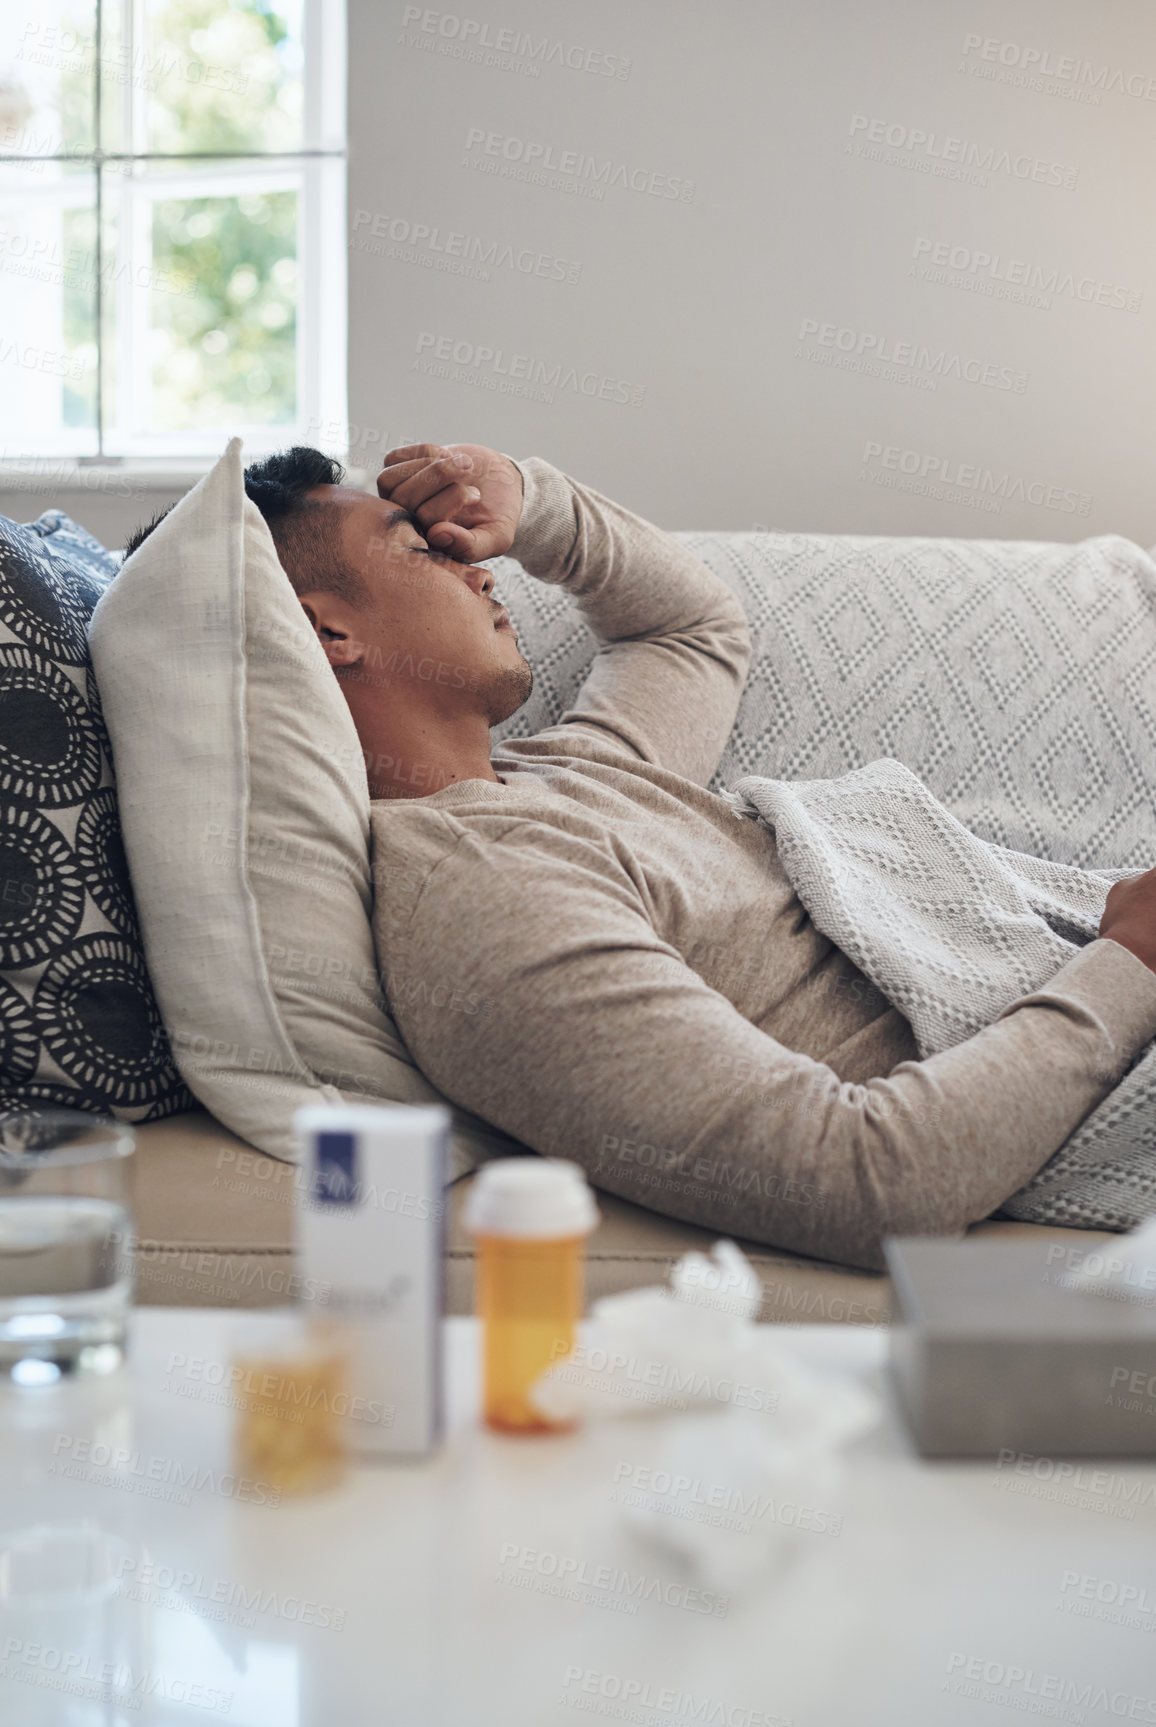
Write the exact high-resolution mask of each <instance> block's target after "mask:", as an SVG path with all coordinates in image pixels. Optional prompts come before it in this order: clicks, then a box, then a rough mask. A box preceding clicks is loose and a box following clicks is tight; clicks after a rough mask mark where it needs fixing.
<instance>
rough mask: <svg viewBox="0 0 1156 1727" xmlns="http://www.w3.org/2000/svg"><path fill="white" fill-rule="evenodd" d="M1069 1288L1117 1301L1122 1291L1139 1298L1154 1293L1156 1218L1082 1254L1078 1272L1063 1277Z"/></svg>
mask: <svg viewBox="0 0 1156 1727" xmlns="http://www.w3.org/2000/svg"><path fill="white" fill-rule="evenodd" d="M1064 1283H1065V1285H1066V1286H1067V1287H1068V1288H1069V1289H1079V1290H1083V1291H1085V1292H1089V1291H1090V1292H1091V1293H1093V1294H1096V1295H1107V1296H1110V1297H1112V1298H1113V1299H1114V1300H1119V1298H1120V1294H1121V1293H1122V1292H1123V1291H1125V1290H1126V1291H1128V1292H1129V1294H1131V1295H1133V1296H1135V1297H1137V1299H1142V1298H1143V1296H1144V1295H1145V1294H1147V1295H1152V1294H1154V1293H1156V1217H1149V1218H1148V1219H1146V1221H1145V1222H1144V1223H1141V1224H1138V1225H1137V1227H1136V1228H1135V1229H1130V1230H1129V1231H1128V1232H1127V1234H1126V1235H1118V1236H1117V1237H1116V1238H1115V1240H1114V1241H1112V1242H1109V1243H1105V1245H1104V1246H1103V1247H1096V1248H1093V1249H1092V1251H1091V1252H1090V1253H1087V1254H1085V1256H1084V1260H1083V1263H1082V1264H1081V1266H1080V1268H1079V1270H1078V1271H1072V1272H1069V1273H1068V1275H1067V1276H1066V1277H1065V1278H1064Z"/></svg>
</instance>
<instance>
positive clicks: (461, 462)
mask: <svg viewBox="0 0 1156 1727" xmlns="http://www.w3.org/2000/svg"><path fill="white" fill-rule="evenodd" d="M377 490H378V493H379V495H380V496H381V497H383V498H388V500H389V501H390V503H391V504H396V505H397V506H398V507H399V508H400V509H403V510H408V511H409V513H410V515H411V516H412V517H413V518H414V521H415V522H416V523H417V526H418V528H419V530H420V531H421V533H423V534H424V535H425V537H426V538H427V539H428V541H429V543H430V545H431V546H433V547H435V548H436V549H437V550H438V551H440V552H444V553H445V554H446V556H447V557H451V558H457V559H458V560H459V561H460V562H461V563H465V564H478V563H481V562H483V560H484V559H486V558H496V557H500V556H501V555H502V553H503V552H507V551H509V549H510V547H511V545H512V544H513V541H514V535H515V533H516V532H517V527H518V522H519V520H520V518H521V514H522V476H521V474H520V473H519V471H518V469H517V468H516V467H515V466H514V464H513V462H511V461H510V459H509V458H508V457H507V456H503V455H502V454H501V453H500V452H499V451H497V450H491V449H488V448H487V447H486V445H484V444H406V445H404V446H403V447H402V448H400V449H396V450H390V451H389V452H388V453H387V455H386V456H385V461H384V466H383V467H382V470H381V473H380V474H379V475H378V476H377Z"/></svg>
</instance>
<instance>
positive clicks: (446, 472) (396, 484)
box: [377, 456, 472, 514]
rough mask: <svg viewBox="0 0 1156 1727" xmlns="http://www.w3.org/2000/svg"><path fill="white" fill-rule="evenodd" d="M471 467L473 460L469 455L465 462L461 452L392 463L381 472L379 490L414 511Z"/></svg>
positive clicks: (394, 501)
mask: <svg viewBox="0 0 1156 1727" xmlns="http://www.w3.org/2000/svg"><path fill="white" fill-rule="evenodd" d="M471 467H472V461H471V458H470V457H468V456H467V457H465V459H464V462H463V460H461V459H460V458H459V457H458V456H440V457H438V458H437V459H436V460H434V461H428V460H426V459H424V458H419V459H418V460H416V461H413V462H399V463H391V464H390V466H389V467H388V468H383V469H382V471H381V473H380V474H378V476H377V490H378V493H379V495H380V496H381V497H383V498H388V499H389V500H390V502H391V503H394V504H399V505H400V506H401V508H402V509H403V510H409V511H410V513H411V514H413V513H415V512H416V511H417V509H418V507H419V505H421V504H424V503H427V502H428V501H429V500H430V499H431V498H433V497H436V496H437V494H438V493H439V492H440V491H441V490H442V489H443V487H445V486H447V485H450V484H452V483H453V482H454V481H456V480H460V479H461V477H462V475H463V474H468V473H469V472H470V469H471ZM468 483H469V482H468V480H467V481H466V484H468Z"/></svg>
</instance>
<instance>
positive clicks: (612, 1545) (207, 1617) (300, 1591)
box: [0, 1308, 1156, 1727]
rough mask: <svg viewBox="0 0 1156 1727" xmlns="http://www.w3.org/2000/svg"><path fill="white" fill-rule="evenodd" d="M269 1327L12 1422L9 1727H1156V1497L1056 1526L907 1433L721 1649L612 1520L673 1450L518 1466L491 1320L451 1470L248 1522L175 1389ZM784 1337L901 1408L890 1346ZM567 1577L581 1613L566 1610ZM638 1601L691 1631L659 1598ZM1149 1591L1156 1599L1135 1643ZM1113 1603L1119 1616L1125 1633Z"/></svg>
mask: <svg viewBox="0 0 1156 1727" xmlns="http://www.w3.org/2000/svg"><path fill="white" fill-rule="evenodd" d="M239 1323H241V1322H240V1321H239V1319H238V1317H237V1316H235V1315H232V1314H229V1313H228V1312H224V1311H221V1310H215V1309H202V1310H195V1309H194V1310H190V1309H187V1308H182V1309H164V1308H147V1309H143V1310H140V1311H138V1312H137V1314H136V1315H135V1321H134V1325H135V1340H134V1348H133V1354H132V1365H131V1370H130V1372H129V1373H127V1374H126V1375H125V1376H124V1377H123V1378H122V1379H120V1380H118V1381H116V1382H113V1381H109V1382H106V1383H104V1384H101V1385H90V1386H85V1387H64V1388H59V1389H50V1390H48V1391H45V1392H42V1393H40V1392H37V1393H21V1394H19V1395H17V1394H16V1393H14V1392H12V1391H10V1390H5V1391H4V1392H3V1393H2V1394H0V1505H2V1511H0V1530H2V1531H3V1532H4V1536H3V1540H2V1541H0V1546H2V1547H4V1548H6V1549H7V1550H8V1552H9V1555H10V1557H9V1559H8V1560H7V1561H0V1597H3V1596H5V1595H6V1596H8V1597H9V1599H8V1601H7V1604H6V1605H5V1606H3V1607H2V1608H0V1721H2V1722H3V1723H5V1724H6V1727H8V1724H11V1727H42V1724H48V1723H51V1724H52V1727H97V1724H99V1727H119V1724H120V1723H121V1722H126V1723H128V1722H136V1723H142V1724H144V1727H156V1724H160V1723H164V1724H165V1727H170V1724H171V1727H177V1724H178V1723H191V1722H205V1721H207V1720H210V1719H213V1718H216V1719H220V1720H226V1721H229V1722H231V1723H233V1724H234V1727H440V1724H441V1723H445V1724H446V1727H550V1724H553V1723H559V1724H562V1723H573V1722H574V1721H576V1720H578V1719H580V1718H582V1717H584V1716H589V1717H592V1718H595V1719H605V1720H625V1721H631V1722H641V1723H645V1724H647V1727H667V1723H671V1722H677V1723H678V1724H679V1727H684V1724H686V1723H694V1724H695V1727H698V1724H699V1723H704V1722H705V1723H722V1724H725V1727H769V1724H770V1723H772V1722H777V1721H782V1720H788V1719H789V1720H791V1721H793V1722H797V1723H801V1724H813V1727H907V1724H910V1727H937V1724H939V1723H944V1724H949V1723H950V1724H955V1723H959V1724H961V1727H963V1724H968V1727H986V1724H987V1723H989V1722H999V1721H1004V1720H1007V1721H1011V1720H1013V1719H1015V1718H1016V1717H1017V1716H1018V1715H1022V1714H1027V1713H1030V1714H1035V1715H1042V1716H1043V1717H1044V1718H1045V1719H1053V1720H1057V1719H1058V1720H1061V1721H1064V1720H1069V1721H1074V1720H1077V1719H1082V1720H1084V1721H1087V1722H1089V1723H1097V1722H1103V1723H1108V1722H1110V1721H1112V1720H1134V1721H1149V1722H1156V1468H1120V1467H1118V1466H1115V1465H1105V1466H1104V1467H1103V1469H1102V1470H1097V1469H1096V1468H1095V1467H1094V1466H1091V1465H1085V1466H1084V1468H1083V1476H1082V1478H1077V1480H1076V1482H1075V1483H1073V1482H1071V1481H1069V1482H1068V1483H1067V1484H1066V1485H1065V1486H1064V1487H1063V1489H1062V1490H1063V1491H1066V1492H1070V1493H1071V1495H1072V1499H1073V1502H1072V1503H1067V1502H1065V1500H1063V1499H1060V1498H1057V1497H1047V1496H1046V1495H1048V1494H1049V1493H1050V1494H1053V1495H1054V1494H1055V1493H1056V1492H1057V1491H1058V1489H1057V1483H1056V1481H1055V1479H1054V1475H1053V1479H1052V1480H1051V1481H1047V1480H1044V1479H1041V1478H1040V1476H1039V1475H1038V1474H1033V1473H1030V1472H1028V1473H1020V1472H1017V1470H1016V1469H1014V1468H1004V1469H1002V1470H1001V1469H999V1468H997V1467H996V1466H995V1465H994V1464H976V1465H944V1464H935V1465H929V1464H924V1463H922V1462H920V1461H919V1460H918V1459H917V1458H916V1457H915V1456H914V1454H913V1452H912V1450H911V1448H910V1445H909V1443H908V1441H907V1438H906V1436H905V1434H904V1432H903V1431H902V1429H901V1427H900V1426H899V1425H898V1424H897V1421H896V1419H895V1417H894V1416H893V1415H892V1414H891V1413H890V1412H888V1414H887V1415H886V1416H885V1419H884V1421H883V1423H882V1424H881V1426H879V1427H878V1428H877V1429H876V1430H875V1431H874V1432H873V1433H871V1434H870V1435H869V1436H867V1437H866V1438H864V1439H861V1440H860V1441H859V1442H858V1443H857V1444H856V1445H855V1446H854V1448H853V1449H852V1452H851V1454H850V1463H849V1470H848V1475H847V1481H846V1487H845V1490H844V1491H843V1493H842V1494H841V1495H840V1503H839V1504H838V1505H836V1506H833V1507H827V1508H825V1510H826V1511H827V1512H828V1513H834V1514H837V1515H838V1516H839V1517H841V1519H842V1522H841V1526H840V1527H839V1532H838V1533H837V1534H833V1533H829V1532H828V1533H819V1532H817V1531H809V1532H807V1533H806V1534H801V1535H800V1536H799V1538H798V1542H797V1556H796V1561H795V1563H794V1564H793V1566H791V1567H790V1568H789V1569H788V1570H787V1572H786V1573H785V1574H784V1575H783V1576H782V1577H781V1578H780V1580H779V1581H778V1582H770V1583H768V1584H766V1585H764V1586H760V1587H759V1588H757V1589H756V1590H754V1591H753V1592H752V1593H750V1594H749V1595H747V1596H745V1597H743V1598H741V1599H734V1600H732V1601H731V1603H730V1605H729V1607H727V1609H726V1611H725V1615H724V1616H719V1615H717V1614H715V1613H704V1612H702V1611H700V1610H699V1605H701V1604H698V1605H696V1604H693V1602H694V1598H693V1597H691V1598H690V1602H691V1603H692V1604H688V1598H687V1595H686V1589H687V1586H688V1584H692V1583H693V1579H690V1578H688V1577H687V1575H686V1574H685V1573H683V1572H681V1571H680V1570H679V1568H678V1567H677V1565H675V1564H674V1563H673V1562H672V1561H671V1560H669V1559H664V1558H662V1557H661V1556H659V1555H657V1554H656V1552H655V1550H653V1549H651V1548H649V1547H647V1546H645V1545H643V1544H642V1543H641V1542H640V1541H639V1540H638V1538H637V1537H636V1536H635V1535H633V1534H632V1533H631V1532H630V1531H629V1529H628V1528H627V1527H626V1526H625V1524H624V1523H623V1521H622V1516H621V1511H620V1508H619V1507H618V1506H617V1505H616V1504H615V1503H614V1501H613V1499H612V1493H613V1490H614V1483H615V1478H616V1475H619V1476H620V1475H621V1474H622V1472H623V1469H624V1467H625V1466H626V1465H627V1464H629V1465H630V1466H631V1467H633V1466H634V1465H644V1464H645V1463H646V1462H647V1460H648V1459H650V1458H652V1457H654V1456H655V1454H656V1447H657V1445H658V1442H659V1437H660V1432H661V1429H662V1426H663V1422H664V1418H659V1419H658V1420H649V1419H646V1420H637V1421H615V1422H608V1423H603V1424H599V1425H591V1426H589V1427H588V1428H587V1429H585V1430H584V1431H583V1432H581V1433H576V1434H572V1435H567V1436H564V1437H555V1438H550V1439H538V1440H525V1439H523V1440H511V1439H503V1438H499V1437H497V1436H494V1435H491V1434H488V1433H487V1432H485V1431H484V1430H482V1429H481V1428H479V1426H478V1423H477V1374H476V1359H477V1333H476V1329H475V1326H474V1323H473V1321H470V1320H465V1319H454V1320H450V1321H449V1322H448V1332H447V1342H448V1352H449V1395H448V1415H449V1436H448V1440H447V1443H446V1445H445V1448H444V1450H443V1451H442V1452H441V1453H440V1455H438V1456H437V1457H436V1458H435V1459H433V1460H431V1461H429V1462H425V1463H418V1464H404V1465H372V1466H369V1465H366V1466H361V1467H359V1468H358V1469H357V1470H356V1472H355V1473H354V1475H353V1478H352V1479H351V1481H350V1482H349V1483H348V1485H346V1486H344V1487H342V1488H341V1489H339V1490H336V1491H334V1492H331V1493H329V1494H326V1495H319V1496H317V1497H315V1498H313V1499H310V1500H301V1501H298V1502H295V1503H290V1502H288V1501H286V1502H284V1503H282V1504H281V1505H280V1506H277V1507H272V1506H270V1505H268V1504H262V1503H259V1502H256V1497H259V1495H257V1496H256V1497H255V1496H254V1495H255V1493H256V1490H249V1497H248V1498H247V1499H246V1498H245V1497H244V1494H245V1492H246V1489H245V1488H244V1486H243V1485H242V1486H241V1487H239V1486H238V1484H237V1483H236V1481H235V1480H234V1479H233V1477H232V1476H231V1474H230V1434H231V1424H232V1419H233V1417H232V1413H231V1411H230V1410H229V1409H227V1408H224V1407H221V1406H220V1405H219V1404H217V1403H214V1402H212V1401H207V1400H204V1399H202V1398H201V1397H200V1396H199V1395H198V1396H187V1395H178V1394H177V1392H176V1391H175V1389H173V1387H174V1386H175V1385H176V1384H177V1383H184V1384H185V1385H186V1387H187V1384H188V1381H187V1380H185V1381H180V1380H173V1379H169V1380H168V1381H167V1384H168V1389H166V1388H165V1387H166V1366H167V1363H168V1360H169V1358H170V1356H171V1355H173V1354H183V1355H197V1356H200V1357H204V1358H208V1359H216V1360H221V1361H228V1359H229V1354H230V1347H231V1342H230V1340H231V1337H232V1336H233V1335H235V1329H236V1327H237V1325H238V1324H239ZM776 1333H777V1335H779V1336H780V1337H782V1338H785V1339H788V1340H789V1343H790V1346H791V1347H792V1348H794V1349H797V1350H798V1351H799V1353H800V1355H801V1356H802V1357H803V1358H804V1359H806V1360H807V1361H809V1362H813V1363H816V1364H822V1365H825V1366H826V1367H828V1368H830V1369H831V1370H835V1371H839V1372H844V1373H847V1374H851V1375H857V1376H862V1377H863V1378H864V1379H865V1380H866V1381H867V1382H868V1383H872V1384H876V1385H881V1384H883V1382H882V1381H881V1379H880V1367H881V1364H882V1362H883V1359H884V1352H885V1338H884V1335H883V1334H882V1333H881V1332H879V1331H876V1330H867V1329H858V1328H853V1327H840V1326H814V1327H811V1326H802V1327H785V1326H784V1327H777V1328H776ZM884 1395H885V1396H886V1391H885V1390H884ZM766 1419H773V1417H766ZM114 1452H115V1453H119V1454H120V1455H119V1457H118V1458H117V1459H116V1460H115V1462H113V1463H112V1464H111V1465H110V1463H109V1459H110V1458H111V1454H112V1453H114ZM191 1471H198V1472H199V1474H195V1475H194V1476H193V1479H192V1481H191V1482H190V1480H189V1476H190V1472H191ZM1044 1473H1047V1471H1044ZM182 1480H183V1482H184V1483H185V1484H184V1485H183V1486H182V1484H181V1483H182ZM46 1524H48V1525H52V1526H54V1528H55V1530H56V1533H55V1534H54V1535H53V1536H52V1537H51V1541H50V1543H49V1545H48V1546H46V1545H45V1537H44V1536H43V1533H41V1534H39V1535H37V1534H36V1533H35V1532H36V1531H37V1530H38V1529H40V1530H41V1531H42V1530H43V1526H44V1525H46ZM21 1531H23V1532H24V1534H23V1535H22V1536H21V1535H20V1532H21ZM14 1535H15V1537H16V1539H14ZM38 1544H39V1545H38ZM86 1553H88V1554H90V1555H91V1556H92V1560H93V1563H95V1564H97V1565H98V1566H99V1564H100V1563H104V1564H105V1565H107V1564H108V1563H109V1561H110V1558H111V1562H112V1563H113V1564H114V1565H115V1566H116V1567H117V1568H118V1569H119V1574H120V1578H121V1582H120V1584H119V1585H118V1586H117V1587H116V1588H114V1589H111V1590H110V1589H109V1588H108V1587H107V1586H104V1587H103V1588H102V1586H101V1581H100V1577H99V1575H94V1576H93V1577H92V1579H90V1585H91V1586H90V1587H89V1588H88V1590H87V1592H86V1591H85V1590H84V1589H83V1588H78V1587H77V1581H78V1580H77V1577H76V1575H75V1572H76V1566H77V1560H78V1556H82V1555H84V1554H86ZM102 1556H103V1557H102ZM503 1556H504V1557H503ZM50 1561H51V1562H52V1564H53V1565H55V1568H56V1576H55V1579H53V1577H52V1576H47V1577H46V1576H45V1575H44V1573H45V1572H46V1571H48V1570H49V1568H50V1566H49V1562H50ZM582 1567H584V1571H583V1570H582V1569H581V1568H582ZM34 1568H36V1569H38V1571H39V1573H40V1576H41V1580H40V1583H39V1585H38V1587H39V1588H40V1590H41V1599H40V1600H39V1601H37V1600H29V1599H28V1598H27V1597H28V1590H29V1587H30V1579H31V1578H32V1576H33V1571H34ZM563 1568H565V1571H566V1573H567V1576H568V1579H569V1581H568V1585H567V1587H569V1588H570V1589H571V1590H572V1592H573V1594H575V1595H576V1596H577V1598H576V1599H574V1598H569V1597H567V1596H565V1595H560V1594H557V1593H554V1594H551V1593H546V1592H545V1591H546V1590H547V1589H550V1588H555V1589H556V1588H557V1579H558V1575H559V1573H560V1572H561V1571H562V1570H563ZM623 1573H625V1574H626V1580H623ZM575 1576H577V1577H578V1579H579V1581H578V1583H577V1585H576V1586H575V1584H574V1581H573V1580H574V1578H575ZM640 1576H645V1578H646V1579H647V1588H648V1590H649V1589H650V1585H651V1584H652V1583H653V1582H654V1580H658V1582H659V1585H660V1588H661V1591H662V1593H663V1594H664V1595H665V1596H666V1597H667V1599H665V1600H664V1599H658V1598H654V1596H653V1595H651V1598H649V1599H641V1600H639V1599H637V1598H634V1597H632V1596H631V1594H630V1586H631V1583H630V1580H634V1581H636V1580H637V1579H638V1578H639V1577H640ZM583 1578H584V1579H585V1581H582V1579H583ZM1073 1578H1075V1579H1076V1581H1074V1582H1073ZM1084 1578H1088V1579H1092V1580H1095V1581H1094V1582H1093V1583H1092V1584H1091V1585H1089V1584H1085V1583H1083V1582H1082V1580H1083V1579H1084ZM600 1579H601V1581H602V1584H603V1587H601V1588H599V1587H598V1583H599V1580H600ZM608 1580H609V1582H608ZM81 1581H83V1580H81ZM1129 1586H1134V1587H1136V1588H1137V1589H1138V1590H1140V1589H1146V1590H1147V1596H1146V1599H1145V1597H1144V1596H1142V1595H1137V1596H1134V1597H1132V1598H1131V1599H1132V1607H1131V1610H1130V1616H1131V1620H1132V1623H1129V1622H1128V1620H1127V1615H1124V1616H1121V1619H1120V1622H1113V1620H1112V1618H1111V1617H1110V1615H1111V1614H1112V1613H1117V1614H1118V1615H1119V1613H1120V1609H1119V1606H1118V1603H1119V1598H1120V1594H1121V1591H1122V1590H1124V1589H1125V1588H1126V1587H1129ZM1097 1589H1099V1592H1100V1594H1101V1595H1102V1596H1105V1597H1106V1596H1107V1595H1113V1596H1114V1600H1113V1601H1111V1602H1109V1601H1107V1600H1106V1599H1105V1600H1104V1601H1103V1602H1102V1603H1100V1604H1099V1605H1097V1602H1096V1601H1095V1599H1094V1596H1095V1593H1096V1590H1097ZM67 1590H71V1591H72V1595H71V1598H67V1597H66V1598H62V1595H61V1592H62V1591H67ZM1081 1590H1084V1591H1087V1592H1088V1593H1085V1594H1082V1593H1081ZM14 1593H15V1594H16V1595H17V1596H18V1597H20V1598H19V1599H17V1600H12V1599H11V1597H12V1595H13V1594H14ZM102 1663H107V1664H108V1666H106V1667H105V1668H104V1669H103V1671H102V1665H101V1664H102ZM110 1680H111V1681H112V1682H113V1683H114V1684H115V1686H116V1688H117V1689H116V1691H115V1692H114V1693H113V1700H112V1701H111V1702H110V1701H108V1700H107V1697H108V1692H107V1685H108V1682H109V1681H110ZM102 1681H103V1683H104V1684H105V1687H106V1690H105V1691H104V1692H103V1693H102V1690H101V1686H102ZM624 1699H625V1701H624Z"/></svg>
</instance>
